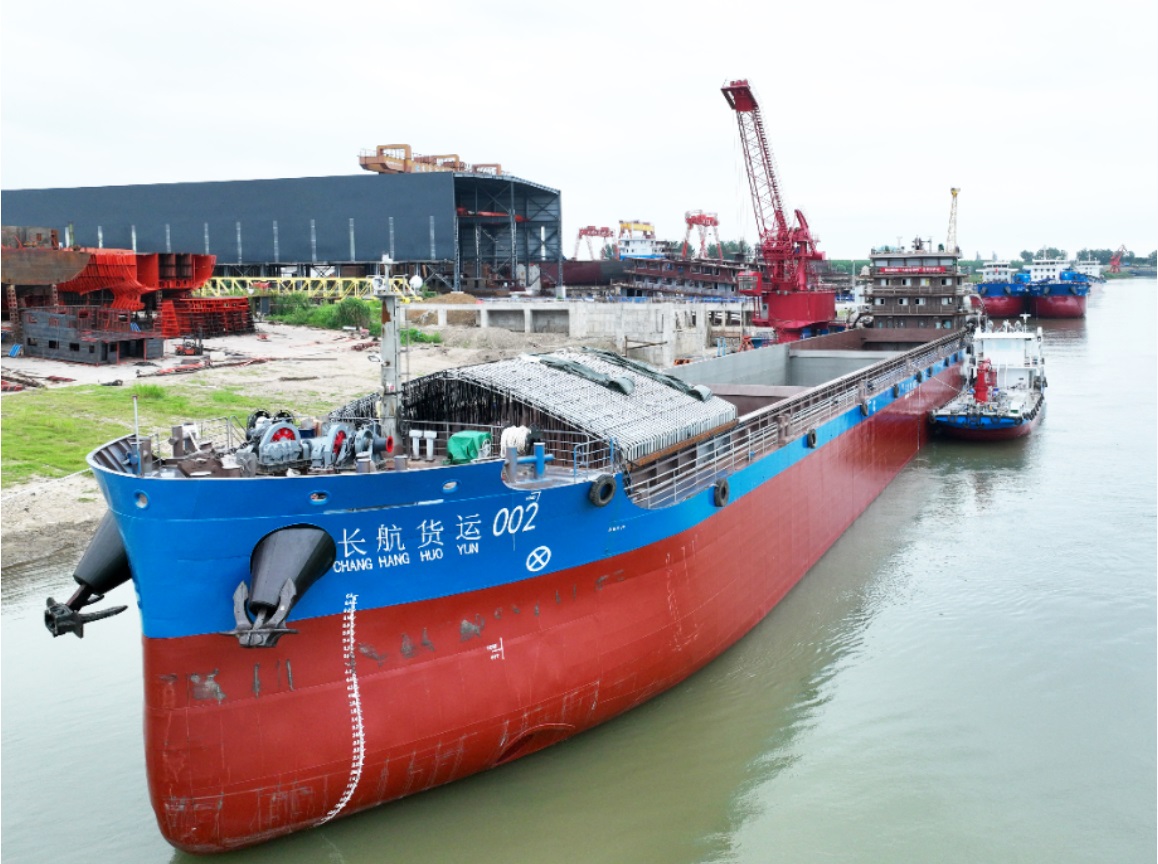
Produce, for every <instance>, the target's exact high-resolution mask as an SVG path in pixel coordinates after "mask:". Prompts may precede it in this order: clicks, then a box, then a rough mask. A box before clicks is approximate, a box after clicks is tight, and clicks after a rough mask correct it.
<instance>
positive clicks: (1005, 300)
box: [981, 295, 1025, 318]
mask: <svg viewBox="0 0 1158 864" xmlns="http://www.w3.org/2000/svg"><path fill="white" fill-rule="evenodd" d="M981 301H982V303H983V304H984V306H985V314H986V315H988V316H989V317H990V318H1016V317H1017V316H1018V315H1020V314H1021V313H1022V312H1024V311H1025V299H1024V297H1022V296H1021V295H1014V296H1012V297H1006V296H1004V295H1000V296H995V297H982V298H981Z"/></svg>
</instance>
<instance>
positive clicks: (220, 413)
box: [0, 382, 333, 488]
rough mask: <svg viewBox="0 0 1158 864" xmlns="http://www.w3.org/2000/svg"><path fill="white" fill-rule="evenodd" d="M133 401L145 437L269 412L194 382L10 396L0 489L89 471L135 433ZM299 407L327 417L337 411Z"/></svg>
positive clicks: (233, 392) (257, 401)
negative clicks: (109, 448) (110, 445)
mask: <svg viewBox="0 0 1158 864" xmlns="http://www.w3.org/2000/svg"><path fill="white" fill-rule="evenodd" d="M133 396H136V397H137V405H138V411H139V413H140V423H141V433H142V434H145V435H147V434H151V433H153V432H156V431H157V430H162V429H168V428H169V427H170V426H173V425H174V424H177V423H181V422H188V421H190V420H202V419H206V418H213V417H227V416H233V417H236V418H237V419H238V421H239V422H240V423H242V424H244V423H245V421H246V419H247V418H248V417H249V414H250V413H251V412H252V411H253V410H255V409H257V408H264V407H267V406H266V405H265V404H264V400H263V397H262V396H248V395H242V394H241V393H239V392H238V390H237V389H236V388H229V387H220V388H209V387H206V386H204V385H203V384H196V383H191V382H180V383H174V384H165V385H161V384H142V383H137V384H134V385H132V386H129V387H102V386H100V385H88V386H78V387H60V388H54V389H48V388H45V389H43V390H32V391H28V392H25V393H20V394H16V395H11V396H5V397H4V411H3V416H2V417H0V436H2V438H0V440H2V441H3V447H2V449H0V483H2V485H3V486H4V488H8V487H9V486H12V485H15V484H18V483H24V482H27V481H29V480H32V479H36V478H54V477H64V476H66V475H68V474H72V473H74V472H76V471H80V470H82V469H83V468H85V461H84V459H85V456H87V455H88V453H89V452H90V451H91V450H93V449H94V448H96V447H98V446H100V445H101V444H104V443H105V442H107V441H110V440H112V439H113V438H117V437H120V436H122V435H125V434H128V433H130V432H132V431H133ZM299 407H300V408H301V409H302V410H306V411H310V410H317V411H318V412H319V413H321V412H324V411H327V410H329V408H332V407H333V406H332V405H328V406H326V407H325V408H323V407H322V405H321V404H320V403H319V404H318V405H317V406H311V405H303V406H299Z"/></svg>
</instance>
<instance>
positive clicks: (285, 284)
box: [194, 276, 418, 302]
mask: <svg viewBox="0 0 1158 864" xmlns="http://www.w3.org/2000/svg"><path fill="white" fill-rule="evenodd" d="M384 278H385V277H382V276H377V277H345V276H279V277H272V276H214V277H213V278H212V279H210V280H209V281H208V282H206V283H205V285H204V286H202V287H201V288H200V289H199V290H198V291H196V292H194V293H195V294H196V296H198V297H238V296H253V295H262V294H267V295H268V294H308V295H309V296H311V297H320V298H324V299H333V300H342V299H344V298H346V297H361V298H370V297H374V296H375V295H376V291H375V287H374V286H375V283H376V282H379V283H380V282H382V281H383V280H384ZM385 281H386V282H387V284H388V285H389V289H390V291H391V292H392V293H393V294H396V295H397V296H399V297H401V298H402V299H403V300H404V301H407V302H408V301H410V300H413V299H417V297H418V295H417V294H416V293H415V292H414V289H412V288H411V287H410V283H408V282H407V281H406V278H405V277H404V276H391V277H390V278H389V279H388V280H385Z"/></svg>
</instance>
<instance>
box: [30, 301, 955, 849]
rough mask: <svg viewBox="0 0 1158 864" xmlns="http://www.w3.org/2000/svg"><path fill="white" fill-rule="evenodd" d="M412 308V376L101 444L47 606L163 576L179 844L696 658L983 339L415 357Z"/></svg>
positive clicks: (476, 756)
mask: <svg viewBox="0 0 1158 864" xmlns="http://www.w3.org/2000/svg"><path fill="white" fill-rule="evenodd" d="M961 312H962V319H961V321H962V323H963V321H964V316H966V315H967V310H964V309H962V310H961ZM398 324H399V322H398V310H397V308H396V304H395V301H394V298H392V297H390V296H387V297H384V298H383V350H382V374H381V382H380V384H379V386H378V387H377V389H376V391H375V392H374V393H372V394H369V395H368V396H366V397H365V398H363V399H360V400H356V401H355V402H353V403H350V404H349V405H346V406H344V407H342V408H340V409H337V410H335V411H334V412H332V413H331V414H330V415H328V416H327V417H326V418H324V419H323V420H320V421H311V420H305V419H303V418H295V417H294V416H292V414H290V413H288V412H285V411H280V412H273V411H271V410H259V411H255V412H253V414H252V415H251V416H250V417H249V418H248V420H247V421H244V422H238V421H232V420H222V421H214V422H206V423H189V424H185V425H181V426H176V427H174V428H173V429H172V430H170V432H169V433H167V437H166V436H163V435H162V436H150V437H147V436H145V435H142V434H140V432H139V431H135V432H134V433H133V434H130V435H128V436H125V437H122V438H119V439H117V440H115V441H112V442H110V443H108V444H106V445H104V446H101V447H99V448H97V449H96V450H95V451H93V452H92V453H91V454H90V455H89V457H88V464H89V466H90V467H91V468H92V470H93V472H94V474H95V476H96V478H97V481H98V484H99V486H100V488H101V490H102V492H103V494H104V497H105V499H106V500H107V502H108V506H109V513H108V515H107V516H106V518H105V520H104V522H103V523H102V525H101V527H100V529H98V532H97V534H96V536H95V537H94V539H93V542H92V543H91V545H90V547H89V548H88V550H87V551H86V553H85V555H84V557H83V558H82V559H81V562H80V564H79V565H78V568H77V571H76V574H75V578H76V582H77V583H78V587H77V588H76V589H75V592H74V593H73V595H72V597H71V598H70V599H69V600H67V601H64V602H58V601H56V600H54V599H52V598H49V600H48V604H47V608H46V610H45V624H46V626H47V627H48V629H49V630H50V631H51V632H52V633H53V635H63V634H68V633H73V634H75V635H78V636H83V635H85V634H86V630H91V628H93V627H94V626H95V627H97V628H98V631H99V624H97V623H96V622H99V620H100V619H101V618H103V617H107V616H108V615H111V614H115V612H117V611H119V610H118V609H117V608H115V607H114V608H103V609H102V608H97V607H98V604H99V601H101V600H103V597H104V595H105V594H106V593H107V592H110V591H112V590H113V589H114V588H116V587H117V586H118V585H122V584H123V583H125V582H128V581H130V580H131V582H132V584H133V587H134V589H135V591H136V598H137V605H138V608H139V612H140V620H141V627H142V630H143V638H142V646H143V654H144V664H143V667H144V672H143V674H144V703H145V722H144V732H145V755H146V772H147V779H148V785H149V792H150V798H151V802H152V805H153V808H154V810H155V813H156V818H157V822H158V825H159V827H160V830H161V833H162V834H163V835H164V837H165V838H166V839H167V840H168V841H169V842H170V843H172V844H173V845H174V846H176V847H178V848H179V849H182V850H185V851H189V852H196V853H208V852H221V851H226V850H230V849H235V848H238V847H243V846H249V845H252V844H256V843H260V842H263V841H267V840H270V839H271V838H275V837H278V836H280V835H285V834H289V833H291V832H294V831H300V830H304V829H309V828H312V827H316V826H320V825H324V824H326V823H328V822H329V821H331V820H333V819H336V818H339V817H344V816H347V815H349V814H352V813H356V812H358V811H360V810H364V809H366V808H369V807H372V806H375V805H378V804H381V803H383V802H387V801H390V800H393V799H397V798H401V797H403V796H407V795H411V794H414V793H417V792H420V791H422V790H425V789H429V788H431V787H434V786H438V785H440V784H444V783H448V782H451V781H453V780H456V779H459V778H462V777H466V776H468V775H470V774H473V773H476V772H479V771H483V770H486V769H490V768H494V767H496V766H501V765H503V764H505V763H508V762H510V761H512V760H514V759H517V758H520V757H522V756H526V755H528V754H531V753H534V752H536V751H538V750H540V749H542V748H544V747H547V746H549V745H551V744H554V743H556V742H559V741H562V740H564V739H566V738H569V737H570V736H572V735H575V734H578V733H580V732H582V731H584V730H586V729H590V728H591V727H593V726H596V725H598V724H600V723H603V722H605V721H607V720H610V719H611V718H613V717H615V716H617V715H619V714H621V713H622V712H624V711H627V710H629V709H630V708H632V707H634V706H637V705H639V704H641V703H643V702H645V701H647V700H648V699H650V698H651V697H653V696H655V695H656V694H658V693H661V692H663V691H664V690H667V689H668V688H670V687H672V686H674V685H675V684H677V683H679V682H680V681H682V680H684V679H685V678H687V677H688V676H689V675H691V674H692V673H694V672H695V671H696V670H698V669H700V668H701V667H703V666H704V665H705V664H707V663H709V662H711V661H712V660H713V659H714V658H716V657H717V656H719V655H720V654H721V652H723V651H724V650H726V649H727V648H728V647H729V646H731V645H732V644H734V643H735V642H736V641H737V640H739V639H740V638H741V637H742V636H744V635H745V634H746V633H747V632H748V631H749V630H750V629H751V628H752V627H753V626H754V625H755V624H756V623H757V622H759V621H760V620H761V619H762V618H763V617H764V616H765V615H767V614H768V612H769V611H770V610H771V609H772V608H773V607H775V606H776V604H777V603H778V602H779V601H780V600H781V599H782V598H783V597H784V596H785V594H787V593H788V591H789V590H790V589H791V588H792V587H793V585H794V584H795V583H796V582H797V581H798V580H799V579H800V578H801V577H802V576H804V574H805V573H806V572H807V571H808V569H809V568H810V567H811V566H812V565H813V564H814V563H816V561H817V560H818V559H819V558H820V557H821V556H822V555H823V554H824V553H825V551H826V550H827V549H828V548H829V547H830V546H831V545H832V544H833V543H834V542H835V541H836V540H837V539H838V538H839V537H840V536H841V535H842V533H843V532H844V531H845V529H847V528H848V526H849V525H850V524H851V523H852V522H853V521H854V520H855V519H856V518H857V517H858V516H859V515H860V514H861V513H862V512H863V511H864V510H865V508H866V507H867V506H868V505H869V504H870V503H871V502H872V501H873V500H874V499H875V498H876V497H877V495H879V494H880V492H881V491H882V490H883V489H884V488H885V487H886V486H887V485H888V484H889V483H890V482H891V480H892V479H893V478H894V477H895V476H896V475H897V473H898V472H899V471H901V469H902V468H904V466H905V465H906V464H907V463H908V462H909V460H910V459H912V457H913V456H914V454H916V453H917V452H918V450H919V449H920V448H921V447H922V446H923V445H924V444H925V443H926V442H927V441H928V437H929V434H930V427H929V424H928V421H927V417H928V414H929V412H930V411H933V410H935V409H937V408H939V407H941V406H942V405H943V404H945V402H947V401H948V400H949V399H951V398H952V397H953V396H955V395H956V394H957V393H958V392H959V391H960V389H961V387H962V384H963V378H962V365H963V362H964V360H965V357H966V349H967V343H968V339H969V330H968V329H967V328H966V327H965V326H961V327H954V328H951V329H939V328H938V329H933V328H931V327H910V328H908V329H906V330H904V332H901V331H899V330H889V329H883V328H874V329H866V328H859V329H853V330H848V331H845V332H841V333H835V334H831V335H827V336H820V337H815V338H812V339H806V340H801V341H797V342H791V343H785V344H778V345H772V346H769V347H766V348H761V349H758V350H754V351H747V352H742V353H737V354H731V355H727V356H724V357H718V358H713V359H711V360H706V361H702V362H698V363H693V364H688V365H685V366H680V367H676V368H674V369H672V370H670V371H668V372H660V371H657V370H655V369H652V368H651V367H647V366H645V365H643V364H640V363H637V362H634V361H630V360H626V359H624V358H622V357H619V356H618V355H614V354H609V353H605V352H599V351H558V352H553V353H549V354H542V355H524V356H521V357H518V358H514V359H509V360H500V361H495V362H491V363H486V364H481V365H477V366H470V367H464V368H459V369H451V370H447V371H444V372H440V373H436V374H433V375H428V376H425V377H422V378H418V379H415V380H413V381H409V382H406V383H405V384H402V383H401V382H400V380H399V376H398V369H399V364H398V356H399V355H398V348H397V338H396V337H397V327H398ZM122 590H124V589H122Z"/></svg>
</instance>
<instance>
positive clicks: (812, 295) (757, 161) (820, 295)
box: [721, 80, 836, 341]
mask: <svg viewBox="0 0 1158 864" xmlns="http://www.w3.org/2000/svg"><path fill="white" fill-rule="evenodd" d="M721 92H722V93H723V94H724V98H725V99H726V100H727V102H728V105H729V106H731V108H732V110H733V111H735V112H736V123H737V125H738V126H739V128H740V143H741V144H742V145H743V149H744V162H745V164H746V166H747V169H748V185H749V186H750V187H751V191H752V206H753V208H754V210H755V213H756V228H757V230H758V231H759V236H760V240H759V249H758V254H759V257H760V260H761V262H762V263H763V270H762V271H755V272H751V271H746V272H741V273H740V274H738V275H737V277H736V279H737V288H738V289H739V291H740V293H742V294H746V295H749V296H753V297H758V298H759V301H758V302H759V308H758V309H757V311H756V313H755V314H754V315H753V316H752V323H753V324H755V325H756V326H758V327H772V328H774V329H775V330H776V333H777V338H779V339H780V340H781V341H790V340H792V339H799V338H801V337H803V336H807V335H815V334H816V333H818V332H821V331H824V330H826V329H827V326H828V324H829V323H830V322H831V321H833V319H834V318H835V317H836V292H835V291H827V290H818V289H816V288H815V286H814V284H813V280H812V278H811V275H810V271H811V269H812V265H813V263H814V262H817V261H823V260H824V253H823V252H821V251H820V250H818V249H817V248H816V242H817V241H816V238H815V237H813V236H812V231H811V230H810V229H809V227H808V220H806V219H805V218H804V214H803V213H802V212H800V211H799V210H796V211H795V213H794V215H795V219H794V221H793V222H792V223H789V221H788V218H787V217H786V216H785V210H784V204H783V201H782V200H781V196H780V181H779V178H778V172H777V170H776V163H775V160H774V159H773V158H772V150H771V148H769V146H768V137H767V135H765V133H764V120H763V118H762V117H761V114H760V105H759V103H757V101H756V96H755V95H754V94H753V93H752V88H751V87H750V86H749V85H748V82H747V80H740V81H732V82H731V83H730V84H728V85H727V86H725V87H722V88H721Z"/></svg>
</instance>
